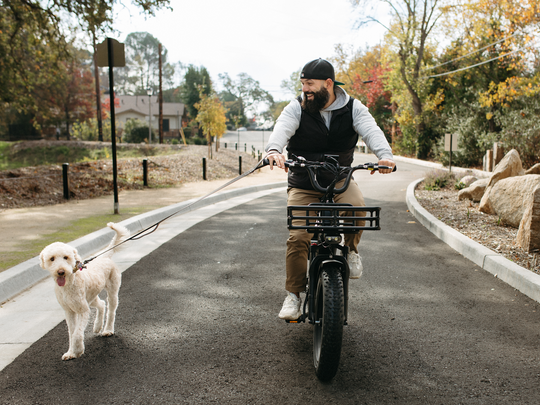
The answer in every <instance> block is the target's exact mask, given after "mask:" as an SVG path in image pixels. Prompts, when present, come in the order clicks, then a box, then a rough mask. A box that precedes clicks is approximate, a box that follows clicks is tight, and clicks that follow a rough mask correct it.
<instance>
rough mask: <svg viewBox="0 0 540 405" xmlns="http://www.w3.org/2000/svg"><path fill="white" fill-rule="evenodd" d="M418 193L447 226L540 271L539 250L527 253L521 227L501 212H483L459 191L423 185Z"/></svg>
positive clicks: (420, 199)
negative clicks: (519, 238) (461, 197)
mask: <svg viewBox="0 0 540 405" xmlns="http://www.w3.org/2000/svg"><path fill="white" fill-rule="evenodd" d="M415 194H416V199H417V200H418V202H419V203H420V205H421V206H422V207H424V208H425V209H426V210H427V211H428V212H429V213H430V214H432V215H433V216H434V217H436V218H437V219H439V220H440V221H442V222H444V223H445V224H446V225H448V226H450V227H452V228H454V229H455V230H456V231H458V232H460V233H462V234H463V235H465V236H467V237H469V238H471V239H472V240H474V241H475V242H478V243H480V244H481V245H483V246H485V247H487V248H488V249H491V250H493V251H495V252H497V253H499V254H501V255H503V256H505V257H506V258H507V259H508V260H511V261H513V262H515V263H517V264H518V265H520V266H521V267H524V268H526V269H529V270H531V271H533V272H535V273H538V274H540V254H539V252H533V253H530V254H529V253H527V252H525V251H524V250H523V249H522V248H521V247H520V246H518V245H517V243H516V236H517V232H518V229H517V228H512V227H510V226H507V225H505V224H504V223H501V221H500V219H499V217H498V216H497V215H488V214H484V213H483V212H480V211H479V210H478V205H479V203H474V202H472V201H469V200H465V201H459V200H458V190H455V189H449V188H444V189H441V190H438V191H428V190H424V189H423V186H422V184H421V185H419V187H418V188H417V189H416V193H415Z"/></svg>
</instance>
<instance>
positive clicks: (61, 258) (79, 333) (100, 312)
mask: <svg viewBox="0 0 540 405" xmlns="http://www.w3.org/2000/svg"><path fill="white" fill-rule="evenodd" d="M107 226H108V227H109V228H111V229H113V230H114V231H115V232H116V235H115V236H114V238H113V239H112V241H111V243H110V244H109V246H108V247H107V249H110V248H112V247H113V246H115V245H117V244H118V243H120V242H122V241H123V240H125V239H126V238H127V237H128V236H129V231H128V230H127V229H126V228H125V227H123V226H121V225H118V224H114V223H112V222H110V223H108V224H107ZM122 246H123V245H122ZM118 248H120V246H119V247H118ZM118 248H117V249H113V250H110V251H108V252H106V253H105V254H103V255H101V256H99V257H97V258H96V259H95V260H92V261H91V262H89V263H88V264H87V265H86V267H85V268H80V266H81V265H82V264H81V262H82V259H81V258H80V256H79V254H78V253H77V250H76V249H75V248H73V247H71V246H69V245H66V244H65V243H61V242H55V243H52V244H50V245H49V246H47V247H46V248H45V249H43V251H42V252H41V254H40V256H39V257H40V262H41V267H42V268H43V269H44V270H47V271H49V273H51V276H52V277H53V278H54V280H55V282H56V285H55V293H56V298H57V299H58V302H59V303H60V305H61V306H62V308H64V311H65V313H66V322H67V325H68V330H69V350H68V351H67V352H66V353H64V355H63V356H62V360H71V359H74V358H77V357H80V356H81V355H82V354H83V353H84V330H85V329H86V325H87V324H88V318H89V316H90V307H94V308H96V310H97V313H96V320H95V322H94V333H100V332H101V335H102V336H111V335H113V334H114V320H115V316H116V308H117V307H118V290H119V289H120V283H121V273H120V270H119V269H118V267H116V264H114V262H113V261H112V260H111V256H112V255H113V253H114V251H115V250H116V251H117V250H118ZM104 289H105V290H106V291H107V308H108V311H107V323H106V324H105V328H103V323H104V318H105V302H104V301H103V300H102V299H100V298H99V296H98V294H99V293H100V292H101V291H102V290H104Z"/></svg>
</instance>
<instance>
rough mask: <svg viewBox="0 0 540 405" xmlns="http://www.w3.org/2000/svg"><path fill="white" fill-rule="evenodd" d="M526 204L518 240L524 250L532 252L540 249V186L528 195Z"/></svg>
mask: <svg viewBox="0 0 540 405" xmlns="http://www.w3.org/2000/svg"><path fill="white" fill-rule="evenodd" d="M524 205H525V207H524V212H523V218H522V219H521V223H520V224H519V231H518V234H517V238H516V240H517V243H518V245H519V246H521V247H522V248H523V250H525V251H526V252H529V253H531V252H533V251H535V250H538V249H540V186H536V188H535V189H534V190H533V191H532V193H531V194H529V195H528V198H527V199H526V200H525V202H524Z"/></svg>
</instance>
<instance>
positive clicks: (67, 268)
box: [39, 242, 81, 287]
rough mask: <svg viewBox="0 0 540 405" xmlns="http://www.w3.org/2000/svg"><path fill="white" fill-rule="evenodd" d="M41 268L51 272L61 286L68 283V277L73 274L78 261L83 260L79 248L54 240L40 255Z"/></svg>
mask: <svg viewBox="0 0 540 405" xmlns="http://www.w3.org/2000/svg"><path fill="white" fill-rule="evenodd" d="M39 259H40V265H41V268H42V269H44V270H47V271H48V272H49V273H51V276H52V277H53V278H54V280H55V281H56V284H58V285H59V286H60V287H63V286H65V285H66V277H69V276H71V275H72V274H73V268H74V267H75V263H76V262H77V261H81V258H80V256H79V254H78V253H77V249H75V248H73V247H71V246H69V245H66V244H65V243H61V242H54V243H52V244H50V245H49V246H47V247H46V248H45V249H43V250H42V251H41V254H40V255H39Z"/></svg>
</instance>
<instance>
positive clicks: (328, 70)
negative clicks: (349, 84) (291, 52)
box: [300, 58, 344, 86]
mask: <svg viewBox="0 0 540 405" xmlns="http://www.w3.org/2000/svg"><path fill="white" fill-rule="evenodd" d="M300 78H301V79H315V80H326V79H332V81H333V82H334V83H335V84H337V85H340V86H343V85H344V83H341V82H336V77H335V75H334V67H333V66H332V64H331V63H330V62H328V61H327V60H324V59H321V58H319V59H315V60H312V61H311V62H308V63H307V64H306V65H305V66H304V68H303V69H302V73H301V74H300Z"/></svg>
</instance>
